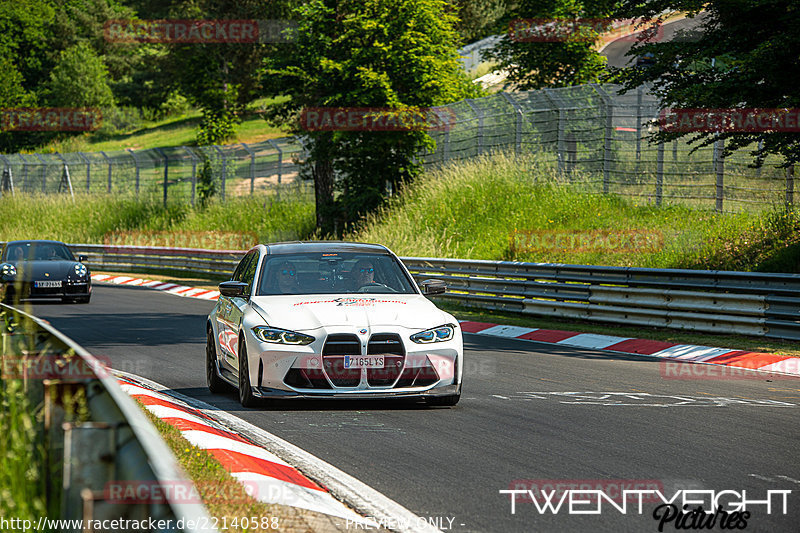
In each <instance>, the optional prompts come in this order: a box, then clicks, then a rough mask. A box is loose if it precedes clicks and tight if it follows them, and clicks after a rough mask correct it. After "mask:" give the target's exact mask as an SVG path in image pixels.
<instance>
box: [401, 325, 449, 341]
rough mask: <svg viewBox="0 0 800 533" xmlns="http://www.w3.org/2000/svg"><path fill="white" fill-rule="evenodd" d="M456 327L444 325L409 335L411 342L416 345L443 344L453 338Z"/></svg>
mask: <svg viewBox="0 0 800 533" xmlns="http://www.w3.org/2000/svg"><path fill="white" fill-rule="evenodd" d="M455 330H456V327H455V326H454V325H453V324H445V325H443V326H439V327H436V328H431V329H426V330H425V331H420V332H419V333H414V334H413V335H411V340H412V341H414V342H416V343H417V344H427V343H429V342H444V341H449V340H450V339H452V338H453V334H454V333H455Z"/></svg>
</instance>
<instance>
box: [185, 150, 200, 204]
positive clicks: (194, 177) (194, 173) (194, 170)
mask: <svg viewBox="0 0 800 533" xmlns="http://www.w3.org/2000/svg"><path fill="white" fill-rule="evenodd" d="M181 148H183V149H184V150H186V153H187V154H189V157H191V158H192V207H194V196H195V192H196V191H197V156H196V155H194V152H192V151H191V150H190V149H189V148H187V147H186V146H181Z"/></svg>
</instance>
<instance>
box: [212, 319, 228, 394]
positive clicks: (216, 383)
mask: <svg viewBox="0 0 800 533" xmlns="http://www.w3.org/2000/svg"><path fill="white" fill-rule="evenodd" d="M206 384H207V385H208V390H209V391H210V392H211V394H219V393H222V392H230V391H231V389H232V387H231V386H230V385H228V383H227V382H225V381H224V380H223V379H222V378H221V377H219V374H218V373H217V348H216V345H215V344H214V331H213V330H212V329H211V328H210V327H209V328H208V333H207V335H206Z"/></svg>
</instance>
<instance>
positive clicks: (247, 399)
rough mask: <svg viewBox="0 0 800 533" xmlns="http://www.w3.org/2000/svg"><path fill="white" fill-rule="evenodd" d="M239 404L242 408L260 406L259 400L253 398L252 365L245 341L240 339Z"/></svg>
mask: <svg viewBox="0 0 800 533" xmlns="http://www.w3.org/2000/svg"><path fill="white" fill-rule="evenodd" d="M239 403H240V404H242V407H256V406H257V405H258V398H256V397H255V396H253V388H252V387H251V386H250V364H249V363H248V361H247V347H246V346H245V342H244V339H239Z"/></svg>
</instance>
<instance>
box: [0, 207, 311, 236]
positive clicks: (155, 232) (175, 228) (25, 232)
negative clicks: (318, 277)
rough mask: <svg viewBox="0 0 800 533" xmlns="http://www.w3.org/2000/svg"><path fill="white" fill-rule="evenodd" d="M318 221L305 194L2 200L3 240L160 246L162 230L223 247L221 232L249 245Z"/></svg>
mask: <svg viewBox="0 0 800 533" xmlns="http://www.w3.org/2000/svg"><path fill="white" fill-rule="evenodd" d="M314 224H315V218H314V204H313V201H312V200H310V199H308V198H304V197H302V196H291V197H283V198H282V199H278V198H277V197H275V196H266V195H262V196H253V197H236V198H231V199H229V200H228V201H226V202H224V203H222V202H220V201H217V200H215V201H212V202H210V203H209V204H208V205H207V206H206V207H205V208H199V207H198V208H192V207H191V206H190V205H188V204H186V203H170V204H168V205H167V206H166V207H164V206H163V204H162V203H161V202H160V201H159V200H157V199H155V198H153V199H148V198H141V199H137V198H136V197H133V196H110V195H76V196H75V201H74V202H73V201H72V200H71V199H70V198H69V197H68V196H66V195H64V196H54V195H49V196H34V195H22V194H18V195H16V196H10V195H4V196H3V197H2V199H0V240H4V241H7V240H13V239H56V240H60V241H65V242H72V243H104V242H114V243H124V244H141V245H158V244H163V242H161V240H163V234H162V232H171V233H174V234H175V238H174V239H172V240H171V245H173V246H191V247H207V248H219V247H220V244H222V243H220V238H219V235H218V234H219V233H220V232H225V233H239V234H242V235H243V236H244V241H240V242H242V244H246V245H247V246H249V245H252V244H255V242H252V241H260V242H269V241H275V240H287V239H300V238H306V237H307V236H308V235H310V234H311V233H313V231H314ZM150 234H152V237H148V235H150ZM181 235H183V236H184V237H185V238H183V237H181ZM121 239H122V240H121ZM126 239H127V240H126ZM223 247H224V244H223ZM244 247H246V246H244Z"/></svg>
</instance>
